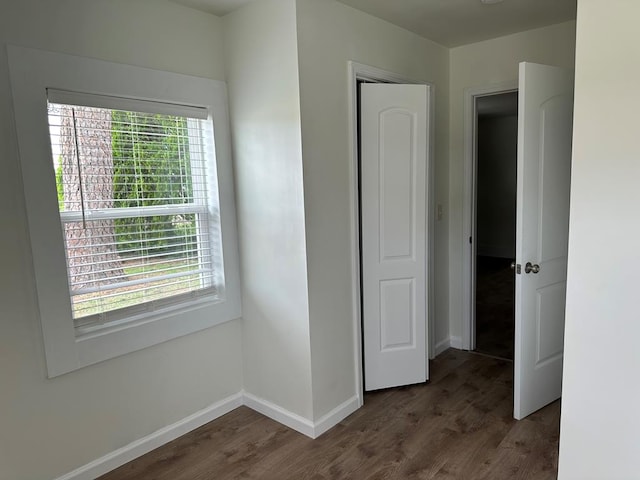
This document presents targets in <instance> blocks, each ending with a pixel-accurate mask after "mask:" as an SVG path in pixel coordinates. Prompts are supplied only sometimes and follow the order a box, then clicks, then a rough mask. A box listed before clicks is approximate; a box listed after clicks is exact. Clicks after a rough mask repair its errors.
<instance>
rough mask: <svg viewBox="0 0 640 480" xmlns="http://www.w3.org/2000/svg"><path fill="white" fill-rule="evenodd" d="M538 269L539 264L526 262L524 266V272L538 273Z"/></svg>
mask: <svg viewBox="0 0 640 480" xmlns="http://www.w3.org/2000/svg"><path fill="white" fill-rule="evenodd" d="M539 271H540V265H538V264H532V263H531V262H527V264H526V265H525V266H524V273H538V272H539Z"/></svg>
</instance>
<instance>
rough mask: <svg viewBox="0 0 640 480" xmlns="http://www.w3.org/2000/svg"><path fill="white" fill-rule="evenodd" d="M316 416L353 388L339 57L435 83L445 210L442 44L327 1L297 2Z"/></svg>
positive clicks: (442, 264) (439, 289)
mask: <svg viewBox="0 0 640 480" xmlns="http://www.w3.org/2000/svg"><path fill="white" fill-rule="evenodd" d="M297 7H298V11H297V17H298V42H299V43H298V50H299V51H298V56H299V64H300V94H301V99H300V103H301V116H302V153H303V159H304V160H303V163H304V198H305V215H306V232H307V259H308V270H309V308H310V320H311V355H312V364H313V399H314V416H315V418H318V417H320V416H322V415H324V414H325V413H327V412H328V411H330V410H331V409H332V408H334V407H335V406H337V405H339V404H340V403H342V402H344V401H346V400H347V399H349V398H350V397H352V396H353V395H354V394H355V378H354V371H355V369H354V367H353V365H354V361H355V352H354V340H353V334H354V332H353V303H352V302H353V293H354V292H353V291H352V278H351V264H352V258H351V237H350V232H351V224H350V211H349V204H350V193H349V192H350V190H349V189H350V184H349V181H350V177H349V174H350V172H349V154H350V143H349V124H348V98H347V94H348V89H349V83H348V74H347V62H348V61H349V60H353V61H356V62H359V63H364V64H367V65H372V66H375V67H379V68H382V69H385V70H389V71H392V72H395V73H398V74H402V75H405V76H407V77H409V78H412V79H418V80H425V81H429V82H433V83H434V84H435V91H436V99H435V109H436V132H435V134H436V138H435V142H436V155H435V162H434V163H435V170H436V171H435V176H436V177H435V180H436V181H435V184H436V199H437V202H440V203H442V204H443V205H444V209H445V212H446V209H447V197H448V193H447V183H448V166H447V164H448V113H449V111H448V84H449V79H448V71H449V65H448V58H449V55H448V50H447V49H446V48H444V47H441V46H439V45H437V44H435V43H433V42H430V41H428V40H425V39H423V38H421V37H419V36H417V35H414V34H412V33H410V32H408V31H406V30H403V29H401V28H399V27H396V26H393V25H391V24H389V23H387V22H384V21H382V20H379V19H377V18H375V17H372V16H370V15H367V14H364V13H362V12H360V11H358V10H355V9H353V8H350V7H347V6H345V5H343V4H341V3H338V2H335V1H333V0H298V1H297ZM447 229H448V224H447V221H446V219H443V220H442V221H441V222H437V225H436V232H435V235H436V251H437V253H436V259H435V263H436V282H435V284H436V285H435V287H436V298H435V302H436V320H437V328H436V341H439V340H441V339H443V338H446V337H448V335H449V328H448V323H447V318H448V312H447V298H448V295H447V251H448V249H447Z"/></svg>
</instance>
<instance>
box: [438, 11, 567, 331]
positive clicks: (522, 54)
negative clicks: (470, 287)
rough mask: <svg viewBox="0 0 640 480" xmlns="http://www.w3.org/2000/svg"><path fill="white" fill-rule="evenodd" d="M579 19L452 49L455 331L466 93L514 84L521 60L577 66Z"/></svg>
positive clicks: (455, 327) (462, 241)
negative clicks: (488, 87)
mask: <svg viewBox="0 0 640 480" xmlns="http://www.w3.org/2000/svg"><path fill="white" fill-rule="evenodd" d="M574 50H575V22H566V23H561V24H558V25H552V26H550V27H544V28H539V29H536V30H529V31H527V32H522V33H516V34H514V35H509V36H506V37H501V38H496V39H493V40H487V41H484V42H479V43H474V44H471V45H465V46H462V47H457V48H453V49H451V58H450V65H451V70H450V78H451V83H450V97H451V116H450V132H451V133H450V163H449V215H450V218H449V222H450V225H449V272H450V278H449V318H450V328H451V335H452V336H453V337H461V336H462V305H463V304H462V302H463V299H462V284H463V280H462V268H463V267H462V252H463V249H464V248H467V245H468V239H467V237H466V236H465V235H464V229H463V222H462V214H463V200H464V190H463V187H464V163H463V162H464V92H465V89H467V88H471V87H485V86H488V85H492V84H502V83H504V82H510V81H513V82H515V81H516V80H517V78H518V64H519V63H520V62H524V61H527V62H535V63H543V64H547V65H556V66H563V67H568V68H573V65H574Z"/></svg>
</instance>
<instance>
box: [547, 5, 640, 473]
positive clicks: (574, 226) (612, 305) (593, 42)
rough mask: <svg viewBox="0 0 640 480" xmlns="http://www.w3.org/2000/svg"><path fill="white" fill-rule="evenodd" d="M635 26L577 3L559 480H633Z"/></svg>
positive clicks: (638, 174)
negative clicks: (604, 479)
mask: <svg viewBox="0 0 640 480" xmlns="http://www.w3.org/2000/svg"><path fill="white" fill-rule="evenodd" d="M638 18H640V3H638V2H637V1H635V0H611V1H608V2H600V1H595V0H579V2H578V20H577V22H578V36H577V53H576V90H575V110H574V131H573V170H572V181H571V218H570V232H569V267H568V280H567V310H566V330H565V347H564V352H565V353H564V354H565V362H564V376H563V390H562V420H561V430H560V469H559V476H558V478H559V479H560V480H595V479H603V478H606V479H610V480H620V479H629V480H631V479H637V478H639V475H640V455H639V449H638V445H639V440H638V435H639V432H640V414H639V413H638V405H640V383H639V382H638V379H639V378H640V375H639V367H640V349H639V348H638V338H639V337H640V313H639V312H640V309H639V308H638V265H640V250H639V249H638V238H639V236H640V215H639V214H638V212H639V208H640V189H639V188H638V179H640V161H639V154H638V152H639V148H638V111H640V93H639V92H638V85H640V42H639V41H638Z"/></svg>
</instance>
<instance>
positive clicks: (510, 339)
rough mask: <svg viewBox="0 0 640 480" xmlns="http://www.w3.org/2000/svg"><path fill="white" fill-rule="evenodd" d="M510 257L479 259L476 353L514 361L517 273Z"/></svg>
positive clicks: (477, 265) (477, 263)
mask: <svg viewBox="0 0 640 480" xmlns="http://www.w3.org/2000/svg"><path fill="white" fill-rule="evenodd" d="M510 263H511V260H510V259H508V258H497V257H484V256H480V255H478V257H477V261H476V352H480V353H485V354H487V355H494V356H496V357H501V358H507V359H510V360H513V350H514V331H515V294H516V291H515V288H516V281H515V272H514V271H513V270H511V268H510Z"/></svg>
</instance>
